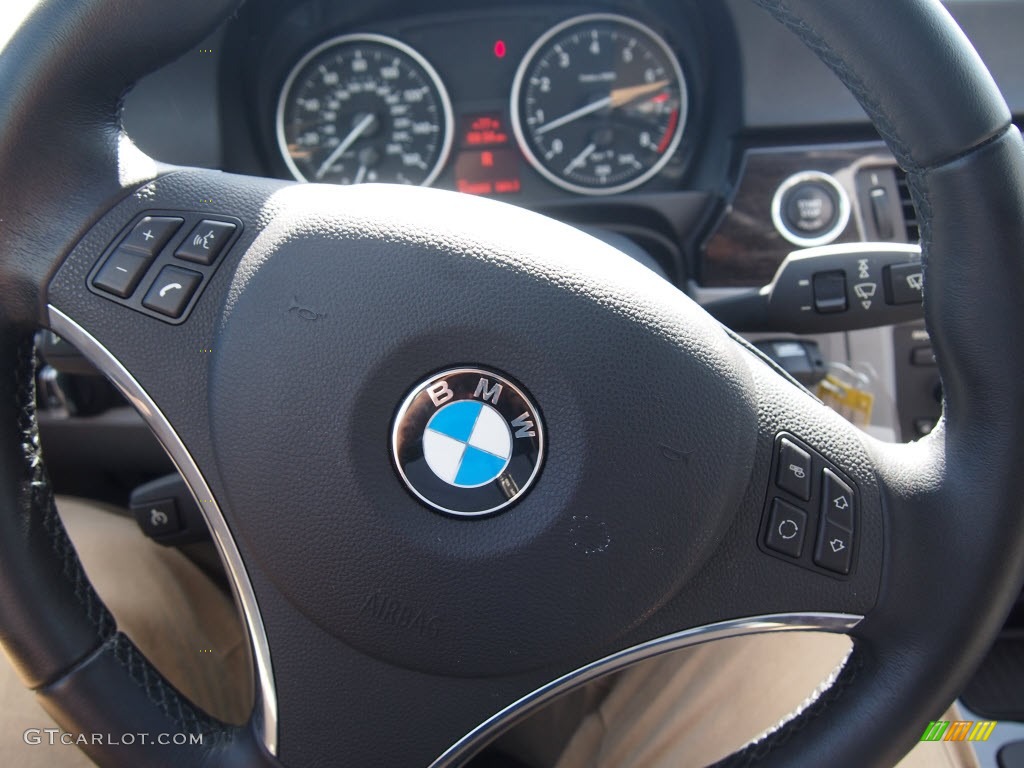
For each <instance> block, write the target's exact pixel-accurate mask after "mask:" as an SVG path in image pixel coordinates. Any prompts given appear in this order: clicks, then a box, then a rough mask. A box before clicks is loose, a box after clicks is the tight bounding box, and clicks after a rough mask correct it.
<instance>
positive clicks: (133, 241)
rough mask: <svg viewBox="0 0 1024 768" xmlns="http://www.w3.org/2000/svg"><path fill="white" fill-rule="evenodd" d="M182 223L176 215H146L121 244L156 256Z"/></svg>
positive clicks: (182, 220)
mask: <svg viewBox="0 0 1024 768" xmlns="http://www.w3.org/2000/svg"><path fill="white" fill-rule="evenodd" d="M183 223H184V219H179V218H178V217H176V216H146V217H145V218H143V219H142V220H141V221H139V223H138V224H136V225H135V226H134V227H133V228H132V231H131V232H129V233H128V236H127V237H125V239H124V240H123V241H122V242H121V245H123V246H125V247H126V248H133V249H135V250H136V251H139V252H140V253H144V254H146V255H147V256H156V255H157V254H158V253H160V249H161V248H163V247H164V246H165V245H166V244H167V241H168V240H170V239H171V238H172V237H173V236H174V233H175V232H177V231H178V229H179V228H180V227H181V225H182V224H183Z"/></svg>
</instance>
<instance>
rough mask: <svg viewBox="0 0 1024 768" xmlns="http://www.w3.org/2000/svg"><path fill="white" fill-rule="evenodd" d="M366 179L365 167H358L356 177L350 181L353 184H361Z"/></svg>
mask: <svg viewBox="0 0 1024 768" xmlns="http://www.w3.org/2000/svg"><path fill="white" fill-rule="evenodd" d="M365 178H366V166H365V165H360V166H359V170H358V171H356V177H355V178H354V179H353V180H352V183H353V184H362V183H363V179H365Z"/></svg>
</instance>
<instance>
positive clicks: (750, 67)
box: [726, 0, 1024, 128]
mask: <svg viewBox="0 0 1024 768" xmlns="http://www.w3.org/2000/svg"><path fill="white" fill-rule="evenodd" d="M726 3H727V5H728V7H729V10H730V12H731V13H732V16H733V18H734V19H735V22H736V33H737V36H738V38H739V43H740V49H741V55H742V57H743V83H744V102H743V103H744V113H745V118H746V120H745V122H746V125H747V127H748V128H803V127H812V126H816V125H830V124H831V125H835V124H848V123H864V122H866V121H867V116H866V115H865V114H864V110H862V109H861V108H860V105H859V104H858V103H857V102H856V101H855V100H854V98H853V96H852V95H850V92H849V91H847V90H846V88H845V87H844V86H843V84H842V83H840V82H839V79H838V78H837V77H836V76H835V75H834V74H832V72H831V71H830V70H829V69H828V68H827V67H826V66H825V65H824V64H822V63H821V61H820V60H819V59H818V57H817V56H815V55H814V54H813V53H811V51H810V50H808V49H807V48H806V47H805V46H804V45H803V43H801V42H800V41H799V40H798V39H797V38H796V37H795V36H794V35H793V34H792V33H790V32H789V31H788V30H787V29H785V27H783V26H782V25H781V24H778V23H776V22H775V21H774V19H772V18H771V17H770V16H769V15H768V14H767V13H766V12H765V11H763V10H761V9H760V8H758V7H757V6H755V5H754V4H753V3H751V2H750V0H726ZM945 5H946V7H947V8H948V9H949V11H950V13H951V14H952V15H953V17H954V18H955V19H956V20H957V21H958V22H959V24H960V26H961V28H963V30H964V32H966V33H967V36H968V37H969V38H970V39H971V41H972V42H973V43H974V46H975V48H977V49H978V52H979V53H980V54H981V57H982V59H984V60H985V63H986V64H987V65H988V67H989V69H990V70H991V71H992V74H993V76H994V77H995V79H996V82H997V83H998V84H999V87H1000V89H1001V90H1002V91H1003V95H1004V96H1005V97H1006V100H1007V102H1008V103H1009V105H1010V109H1011V110H1013V113H1014V114H1016V115H1019V114H1022V113H1024V54H1022V50H1024V49H1022V48H1021V44H1020V38H1021V34H1022V33H1024V2H1022V1H1021V0H949V2H946V3H945Z"/></svg>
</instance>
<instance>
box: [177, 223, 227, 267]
mask: <svg viewBox="0 0 1024 768" xmlns="http://www.w3.org/2000/svg"><path fill="white" fill-rule="evenodd" d="M234 231H235V225H234V224H232V223H231V222H228V221H211V220H210V219H203V220H202V221H201V222H199V224H198V225H197V226H196V227H195V229H193V230H192V231H191V232H189V235H188V237H186V238H185V240H184V241H183V242H182V244H181V245H180V246H179V247H178V250H176V251H175V252H174V255H175V256H177V257H178V258H179V259H185V260H186V261H193V262H195V263H196V264H205V265H207V266H209V265H210V264H213V262H214V261H216V260H217V257H218V256H219V255H220V252H221V251H222V250H224V246H225V245H226V244H227V242H228V240H230V239H231V235H232V233H234Z"/></svg>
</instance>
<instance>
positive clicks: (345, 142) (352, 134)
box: [314, 113, 377, 181]
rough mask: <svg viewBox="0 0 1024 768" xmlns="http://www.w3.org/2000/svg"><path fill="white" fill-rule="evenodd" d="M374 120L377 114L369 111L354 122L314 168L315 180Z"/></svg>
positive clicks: (322, 174)
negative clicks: (325, 157) (344, 135)
mask: <svg viewBox="0 0 1024 768" xmlns="http://www.w3.org/2000/svg"><path fill="white" fill-rule="evenodd" d="M376 122H377V116H376V115H374V114H373V113H370V114H368V115H366V117H364V118H363V119H362V120H360V121H359V122H358V123H356V125H355V127H354V128H353V129H352V130H351V131H349V132H348V136H346V137H345V138H344V139H342V140H341V144H339V145H338V146H336V147H335V148H334V151H333V152H331V154H330V155H328V156H327V159H326V160H324V161H323V162H322V163H321V164H320V167H319V168H317V169H316V173H315V174H314V176H315V177H316V180H317V181H320V179H322V178H323V177H324V174H325V173H327V171H328V170H330V167H331V166H332V165H334V164H335V163H336V162H337V161H338V158H339V157H341V156H342V155H343V154H345V152H347V151H348V148H349V147H351V146H352V145H353V144H355V142H356V139H358V138H359V137H360V136H362V135H363V134H364V133H366V131H367V129H368V128H369V127H370V126H371V125H373V124H374V123H376Z"/></svg>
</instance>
